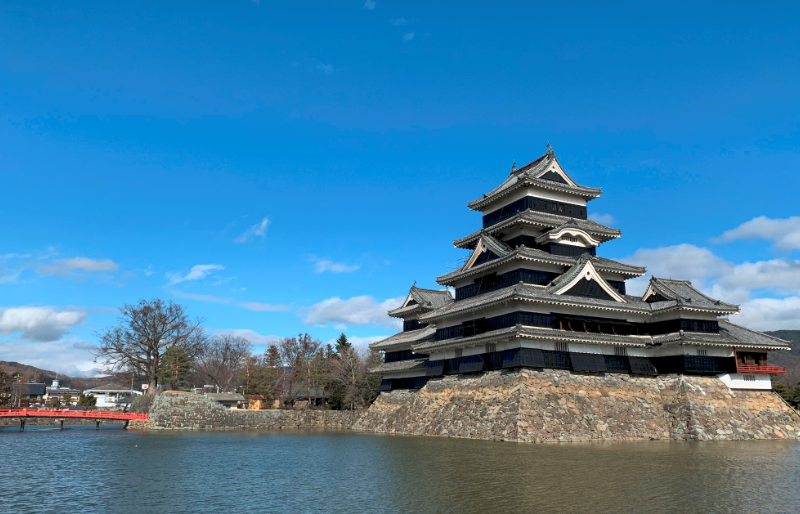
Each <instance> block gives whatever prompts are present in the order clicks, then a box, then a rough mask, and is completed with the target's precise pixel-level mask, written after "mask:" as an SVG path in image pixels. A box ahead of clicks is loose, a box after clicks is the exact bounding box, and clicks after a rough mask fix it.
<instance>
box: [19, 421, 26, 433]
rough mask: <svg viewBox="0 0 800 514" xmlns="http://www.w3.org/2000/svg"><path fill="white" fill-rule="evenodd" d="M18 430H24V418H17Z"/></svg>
mask: <svg viewBox="0 0 800 514" xmlns="http://www.w3.org/2000/svg"><path fill="white" fill-rule="evenodd" d="M19 431H20V432H24V431H25V418H19Z"/></svg>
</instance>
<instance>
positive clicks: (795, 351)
mask: <svg viewBox="0 0 800 514" xmlns="http://www.w3.org/2000/svg"><path fill="white" fill-rule="evenodd" d="M764 333H765V334H767V335H771V336H772V337H777V338H780V339H783V340H784V341H789V342H790V343H792V351H791V352H789V353H790V354H792V355H800V330H775V331H774V332H764Z"/></svg>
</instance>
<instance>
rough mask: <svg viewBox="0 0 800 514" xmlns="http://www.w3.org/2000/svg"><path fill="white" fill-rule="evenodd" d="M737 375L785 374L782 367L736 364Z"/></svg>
mask: <svg viewBox="0 0 800 514" xmlns="http://www.w3.org/2000/svg"><path fill="white" fill-rule="evenodd" d="M736 372H737V373H769V374H770V375H772V374H783V373H786V368H785V367H783V366H756V365H754V364H737V365H736Z"/></svg>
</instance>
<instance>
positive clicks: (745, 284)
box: [719, 259, 800, 293]
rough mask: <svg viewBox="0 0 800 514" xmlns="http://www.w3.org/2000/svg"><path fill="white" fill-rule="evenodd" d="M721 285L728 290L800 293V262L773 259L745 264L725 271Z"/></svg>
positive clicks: (720, 281)
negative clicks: (766, 290) (768, 290)
mask: <svg viewBox="0 0 800 514" xmlns="http://www.w3.org/2000/svg"><path fill="white" fill-rule="evenodd" d="M723 272H724V274H723V275H722V276H721V277H720V278H719V284H720V285H721V286H722V287H724V288H726V289H737V288H742V289H762V288H763V289H771V290H774V291H778V292H784V293H790V292H798V293H800V261H794V260H789V259H773V260H770V261H758V262H745V263H743V264H737V265H735V266H733V267H730V268H728V269H725V270H723Z"/></svg>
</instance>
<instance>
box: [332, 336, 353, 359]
mask: <svg viewBox="0 0 800 514" xmlns="http://www.w3.org/2000/svg"><path fill="white" fill-rule="evenodd" d="M352 346H353V345H352V344H350V341H348V340H347V336H346V335H344V332H342V334H341V335H340V336H339V339H337V340H336V353H337V354H339V355H341V353H342V351H344V349H345V348H350V347H352Z"/></svg>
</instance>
